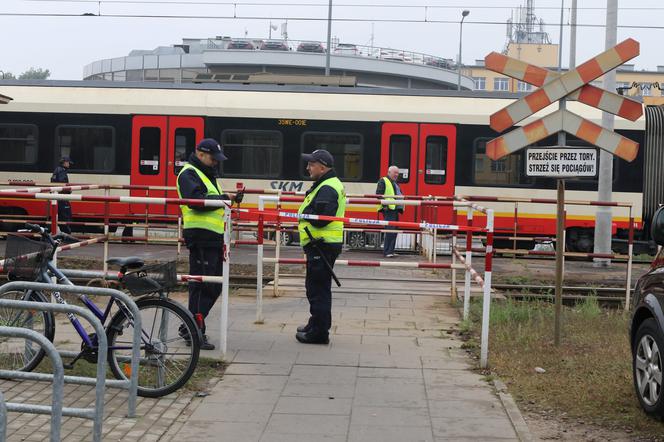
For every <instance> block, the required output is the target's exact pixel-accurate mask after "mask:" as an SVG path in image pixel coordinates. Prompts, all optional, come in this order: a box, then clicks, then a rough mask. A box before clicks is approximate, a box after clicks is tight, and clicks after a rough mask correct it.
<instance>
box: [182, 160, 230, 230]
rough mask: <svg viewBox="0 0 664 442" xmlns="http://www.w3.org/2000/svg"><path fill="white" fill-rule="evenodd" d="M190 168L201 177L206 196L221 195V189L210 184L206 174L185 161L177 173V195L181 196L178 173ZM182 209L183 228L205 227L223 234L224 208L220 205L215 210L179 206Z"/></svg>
mask: <svg viewBox="0 0 664 442" xmlns="http://www.w3.org/2000/svg"><path fill="white" fill-rule="evenodd" d="M188 169H192V170H194V171H195V172H196V174H197V175H198V177H199V178H200V179H201V181H202V182H203V184H205V188H206V189H207V194H206V196H211V195H221V189H217V186H215V185H214V184H212V182H211V181H210V180H209V179H208V177H207V176H205V174H204V173H203V172H201V171H200V170H198V169H197V168H196V167H195V166H193V165H191V164H189V163H187V164H185V165H184V167H183V168H182V170H181V171H180V173H179V174H178V186H177V187H178V196H179V197H180V198H182V193H181V192H180V180H179V178H180V175H181V174H182V173H184V171H185V170H188ZM180 210H182V220H183V222H184V228H185V229H205V230H211V231H213V232H215V233H218V234H220V235H223V234H224V228H225V227H226V225H225V223H224V208H223V207H220V208H218V209H215V210H210V211H203V210H194V209H191V208H189V206H186V205H185V206H180Z"/></svg>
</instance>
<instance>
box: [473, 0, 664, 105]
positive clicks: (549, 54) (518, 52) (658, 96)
mask: <svg viewBox="0 0 664 442" xmlns="http://www.w3.org/2000/svg"><path fill="white" fill-rule="evenodd" d="M516 17H517V20H516V22H514V19H513V18H512V19H510V20H508V32H507V44H506V46H505V49H504V50H503V51H502V53H503V54H505V55H507V56H509V57H512V58H516V59H517V60H523V61H525V62H527V63H532V64H535V65H537V66H541V67H546V68H548V69H551V70H557V69H558V49H559V48H558V45H557V44H551V41H550V39H549V36H548V34H547V33H546V32H545V31H544V23H543V22H542V21H541V20H538V19H537V17H536V16H535V13H534V8H533V3H532V0H529V1H528V2H527V5H526V6H525V7H520V8H518V10H517V14H516ZM512 23H515V24H514V25H512ZM563 71H565V70H563ZM462 72H463V73H464V74H465V75H467V76H469V77H471V78H472V79H473V82H474V89H475V90H484V91H503V92H529V91H530V90H532V89H533V86H531V85H529V84H528V83H524V82H522V81H519V80H514V79H512V78H509V77H507V76H505V75H503V74H500V73H497V72H493V71H490V70H489V69H487V68H486V67H485V66H484V60H475V64H474V65H472V66H466V67H465V68H464V69H463V70H462ZM592 84H594V85H595V86H598V87H602V86H603V81H602V78H598V79H597V80H595V81H593V83H592ZM616 89H617V91H618V92H619V93H622V94H624V95H628V96H633V97H642V98H643V102H644V103H645V104H664V66H657V70H656V71H645V70H642V71H637V70H635V69H634V65H633V64H624V65H622V66H621V67H619V68H618V69H617V71H616Z"/></svg>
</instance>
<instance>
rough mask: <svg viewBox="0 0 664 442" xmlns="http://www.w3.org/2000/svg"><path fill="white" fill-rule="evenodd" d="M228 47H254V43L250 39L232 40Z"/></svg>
mask: <svg viewBox="0 0 664 442" xmlns="http://www.w3.org/2000/svg"><path fill="white" fill-rule="evenodd" d="M226 49H254V45H253V44H251V42H250V41H245V40H232V41H231V42H230V43H228V47H227V48H226Z"/></svg>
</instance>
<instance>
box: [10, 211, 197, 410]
mask: <svg viewBox="0 0 664 442" xmlns="http://www.w3.org/2000/svg"><path fill="white" fill-rule="evenodd" d="M26 227H27V230H28V231H30V232H32V233H38V234H40V235H41V238H42V241H34V240H32V239H29V238H27V237H25V236H21V235H15V234H9V235H7V246H6V253H5V256H6V258H5V270H7V273H8V275H9V276H10V278H11V279H21V280H29V281H35V282H45V283H51V277H52V276H53V277H55V278H56V280H57V282H58V284H63V285H74V284H73V283H72V282H71V281H70V280H69V279H68V278H67V277H66V276H65V275H64V274H63V273H62V272H61V271H60V270H59V269H58V268H57V267H56V265H55V263H54V262H53V257H54V255H55V251H56V249H57V247H58V245H59V244H61V243H62V242H63V241H65V240H73V241H76V242H78V240H77V239H76V238H74V237H72V236H70V235H67V234H64V233H59V234H57V235H54V236H52V235H51V234H50V233H49V232H48V231H47V230H45V229H44V228H42V227H40V226H37V225H34V224H26ZM107 262H108V263H109V264H110V265H117V266H119V267H120V272H119V274H118V277H119V280H120V283H121V284H122V285H123V286H124V287H125V288H126V289H127V290H128V291H129V293H130V294H131V295H134V296H139V297H138V298H137V299H136V300H135V302H136V305H137V306H138V308H139V310H140V312H141V321H142V322H141V324H142V329H141V360H140V363H139V374H138V394H139V395H140V396H145V397H161V396H165V395H167V394H170V393H172V392H174V391H176V390H178V389H179V388H180V387H182V386H183V385H184V384H185V383H186V382H187V381H188V380H189V378H191V376H192V374H193V373H194V370H195V369H196V364H197V363H198V357H199V353H200V340H201V335H200V330H199V328H198V326H197V325H196V323H195V321H194V318H193V316H192V315H191V313H190V312H189V311H188V310H187V309H186V308H184V307H183V306H182V305H181V304H179V303H177V302H176V301H174V300H171V299H169V298H168V291H169V289H170V288H172V287H173V286H175V284H176V283H177V274H176V270H175V262H169V263H166V264H155V265H147V266H146V265H145V263H144V262H143V260H142V259H140V258H137V257H126V258H111V259H109V260H107ZM51 294H52V295H53V297H54V298H55V300H56V301H57V302H58V303H60V304H66V303H67V302H66V301H65V300H64V299H63V298H62V296H61V295H60V293H59V292H56V291H53V292H51ZM0 296H2V297H4V298H9V299H18V300H24V301H35V302H49V300H48V298H47V296H46V295H45V294H44V293H42V292H40V291H33V290H25V291H13V292H7V293H4V294H2V295H0ZM80 300H81V301H82V302H83V304H84V305H85V306H86V307H87V308H88V309H90V311H92V312H93V313H94V315H95V316H97V317H98V318H99V320H100V321H101V323H102V324H103V325H104V328H105V330H106V336H107V338H108V363H109V366H110V369H111V371H112V373H113V375H114V376H115V377H116V378H117V379H128V378H129V376H130V375H131V368H130V367H131V366H130V360H131V348H132V336H133V320H132V318H133V316H132V314H131V312H129V309H127V308H126V307H125V306H124V304H123V303H122V302H120V301H118V300H115V299H113V298H111V299H110V300H109V301H108V304H107V305H106V307H105V308H104V309H103V310H102V309H100V308H99V307H98V306H97V305H96V304H95V303H94V302H93V301H92V300H91V299H90V298H88V297H86V296H84V295H81V297H80ZM113 306H116V307H117V311H116V312H115V313H114V314H113V315H111V310H112V308H113ZM67 317H68V319H69V321H70V322H71V324H72V325H73V327H74V329H75V330H76V332H77V333H78V335H79V336H80V337H81V341H82V342H81V350H80V352H79V353H78V355H77V356H76V357H75V358H74V359H73V360H71V361H70V362H69V363H68V364H66V365H65V368H73V366H74V364H75V363H76V362H77V361H78V360H79V359H83V360H86V361H88V362H92V363H95V362H96V358H97V353H96V352H97V339H96V335H95V334H94V333H92V334H88V333H87V332H86V331H85V329H84V327H83V325H82V324H81V322H80V321H79V320H78V319H77V318H76V317H75V315H73V314H68V315H67ZM0 325H9V326H14V327H25V328H29V329H32V330H35V331H37V332H39V333H40V334H42V335H44V336H45V337H46V338H47V339H49V340H50V341H53V339H54V336H55V319H54V317H53V314H52V313H51V312H40V311H33V312H26V311H16V310H11V309H0ZM0 343H1V346H0V368H3V369H9V370H22V371H32V370H34V369H35V368H36V367H37V365H39V363H40V362H41V360H42V359H43V358H44V355H45V352H44V350H43V349H42V348H41V347H37V346H34V343H32V342H30V341H27V340H24V339H20V338H18V339H14V338H12V339H3V340H2V341H0Z"/></svg>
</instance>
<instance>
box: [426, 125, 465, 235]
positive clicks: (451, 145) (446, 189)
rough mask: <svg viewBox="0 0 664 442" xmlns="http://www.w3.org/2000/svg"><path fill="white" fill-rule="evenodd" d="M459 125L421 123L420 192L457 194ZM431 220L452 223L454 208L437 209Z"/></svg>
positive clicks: (442, 194) (439, 194)
mask: <svg viewBox="0 0 664 442" xmlns="http://www.w3.org/2000/svg"><path fill="white" fill-rule="evenodd" d="M455 158H456V127H455V126H452V125H450V124H421V125H420V139H419V149H418V161H417V164H418V166H417V194H418V195H436V196H452V195H454V164H455ZM435 214H436V216H435V219H431V220H430V221H435V222H440V223H450V222H451V221H452V207H438V208H437V209H435Z"/></svg>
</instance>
